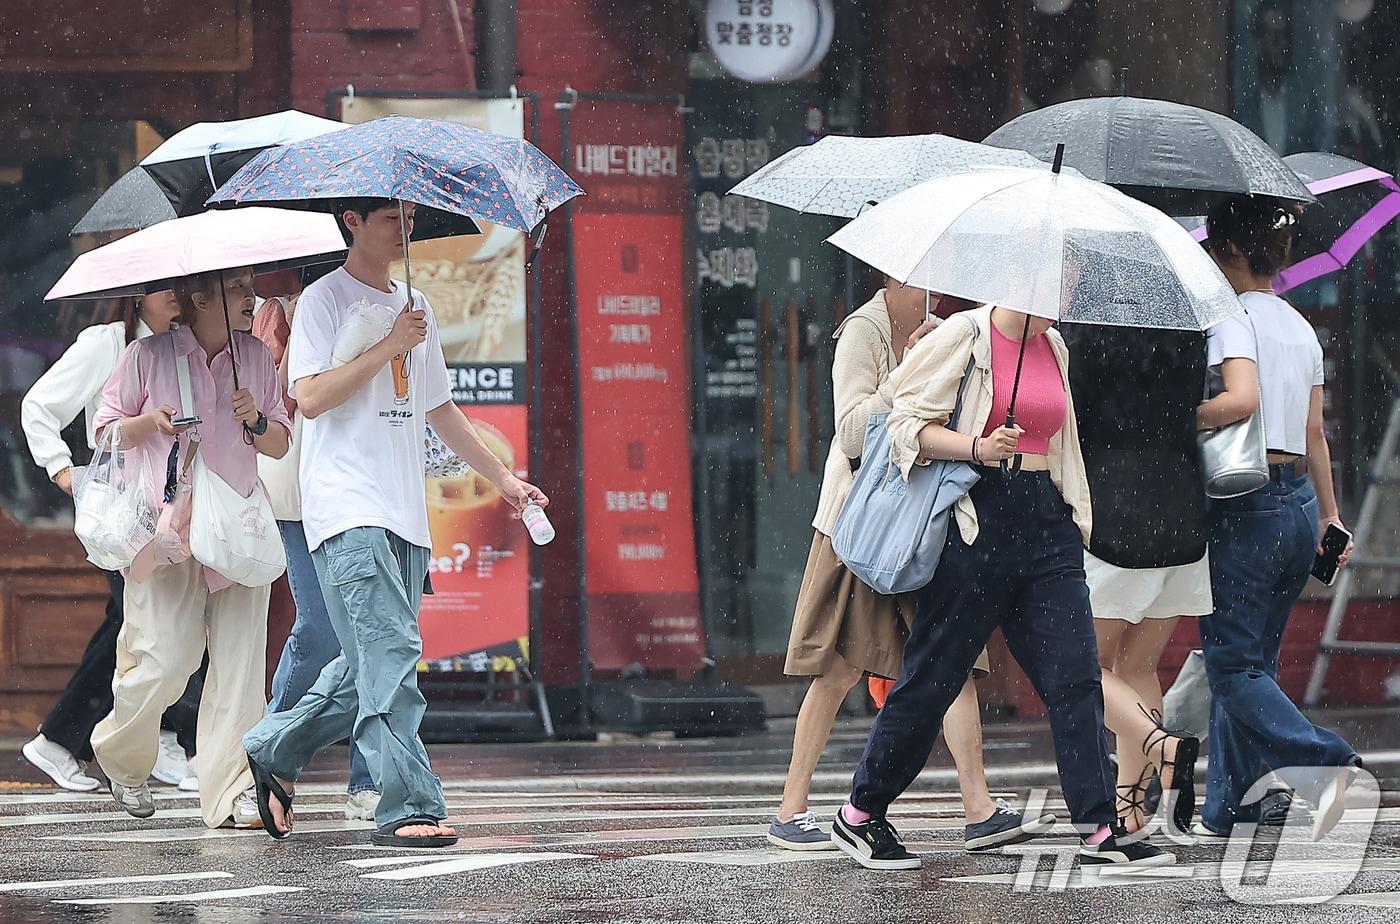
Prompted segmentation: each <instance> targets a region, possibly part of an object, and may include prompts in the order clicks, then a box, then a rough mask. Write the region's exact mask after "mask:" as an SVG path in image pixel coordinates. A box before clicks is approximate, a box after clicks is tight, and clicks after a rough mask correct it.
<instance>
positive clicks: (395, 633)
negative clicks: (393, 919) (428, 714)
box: [243, 526, 447, 827]
mask: <svg viewBox="0 0 1400 924" xmlns="http://www.w3.org/2000/svg"><path fill="white" fill-rule="evenodd" d="M428 554H429V553H428V550H427V549H425V548H420V547H419V546H415V545H412V544H410V543H408V542H405V541H404V540H403V539H401V538H399V537H398V536H395V535H394V534H392V533H390V532H389V531H387V530H384V529H380V528H377V527H364V526H361V527H355V528H354V529H349V530H346V531H345V532H343V533H341V534H339V535H337V536H332V537H331V538H329V539H327V540H326V541H325V542H324V543H322V544H321V547H320V548H319V549H317V550H316V551H315V552H313V553H311V560H312V561H313V562H314V563H315V565H316V574H317V575H318V576H319V577H320V579H321V589H322V591H323V592H324V594H325V598H326V609H327V612H328V613H329V615H330V620H331V625H332V626H333V627H334V628H335V634H336V636H337V637H338V638H339V639H340V645H341V649H342V651H341V654H340V655H339V656H338V657H337V658H336V659H335V660H334V661H332V662H331V663H330V664H328V665H326V668H325V670H323V671H322V672H321V676H320V677H319V678H318V679H317V681H316V683H315V684H314V685H313V686H312V687H311V690H310V691H309V692H308V693H307V694H306V695H305V696H303V697H302V698H301V701H300V702H298V703H297V704H296V705H295V706H293V707H292V708H291V709H288V710H287V711H286V712H278V713H275V714H272V715H269V716H268V717H267V718H265V719H263V720H262V721H261V722H259V723H258V725H257V726H256V727H254V728H253V729H252V731H250V732H248V734H246V735H244V736H243V744H244V746H245V747H246V748H247V750H248V753H249V754H250V755H251V756H252V757H253V758H254V759H255V760H257V761H258V763H260V764H261V765H262V766H264V767H266V768H267V769H268V770H269V771H270V772H272V773H273V774H275V775H277V776H279V777H282V778H283V779H288V780H295V779H296V778H297V777H298V776H299V775H300V774H301V771H302V768H303V767H305V766H306V765H307V764H308V763H310V762H311V758H312V757H314V756H315V754H316V752H317V751H319V750H320V749H321V748H323V747H325V746H326V745H328V744H332V743H334V742H336V741H339V740H340V739H342V738H344V737H346V735H348V734H350V733H351V731H352V729H353V733H354V742H355V744H356V745H358V746H359V748H360V751H361V753H363V754H364V756H365V762H366V763H367V764H368V765H369V768H370V773H371V774H372V775H373V777H374V778H375V780H377V781H378V783H379V791H380V794H381V799H380V801H379V810H378V812H377V813H376V815H375V822H376V823H377V824H379V825H380V826H381V827H382V826H384V825H387V824H390V823H392V822H396V821H400V820H402V819H404V818H408V817H410V816H414V815H422V816H426V817H429V818H434V819H438V820H441V819H444V818H446V817H447V805H446V803H445V802H444V801H443V796H442V783H441V782H440V781H439V780H438V778H437V775H436V774H434V773H433V770H432V767H431V766H429V764H428V752H427V750H426V749H425V748H424V747H423V742H422V741H421V740H420V739H419V738H418V726H419V725H420V724H421V722H422V721H423V713H424V712H425V711H426V709H427V703H426V702H425V701H424V699H423V694H422V693H420V692H419V690H418V662H419V660H420V658H421V657H422V654H423V639H422V636H420V635H419V632H418V607H419V604H420V603H421V602H422V599H423V582H424V579H425V578H426V577H427V575H428Z"/></svg>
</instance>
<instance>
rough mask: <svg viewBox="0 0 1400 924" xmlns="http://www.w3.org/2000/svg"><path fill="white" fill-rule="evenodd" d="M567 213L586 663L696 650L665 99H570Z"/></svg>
mask: <svg viewBox="0 0 1400 924" xmlns="http://www.w3.org/2000/svg"><path fill="white" fill-rule="evenodd" d="M571 128H572V151H571V157H570V161H571V163H570V165H569V166H570V167H571V168H572V172H573V174H574V176H575V178H577V179H578V181H579V182H580V184H582V185H583V187H584V189H585V190H587V192H588V195H587V196H586V197H584V198H583V199H582V200H579V203H578V206H577V211H576V214H575V215H574V224H573V235H574V266H575V280H574V282H575V293H576V298H577V312H578V329H579V343H578V352H579V369H580V379H581V381H580V398H581V403H582V408H583V414H582V420H581V422H580V430H581V438H582V445H583V480H584V516H585V523H586V528H585V534H586V535H585V539H584V554H585V567H586V569H587V571H586V573H587V581H588V636H589V658H590V660H591V661H592V662H593V664H594V666H595V667H597V668H599V669H602V670H616V669H620V668H623V667H626V666H627V665H629V664H632V663H639V664H641V665H643V666H644V667H649V668H682V669H687V668H694V667H698V666H699V665H700V663H701V661H702V660H703V658H704V657H705V639H704V631H703V628H702V623H701V617H700V596H699V579H698V576H697V574H696V563H695V533H694V526H693V523H694V518H693V513H692V509H691V460H690V363H689V359H688V354H687V336H686V330H687V324H686V310H685V285H686V271H685V265H684V260H685V224H684V215H683V212H682V207H683V204H684V201H685V195H684V193H685V179H684V169H683V165H682V163H681V161H680V157H681V152H682V151H683V149H684V146H683V139H684V130H683V126H682V124H681V121H680V115H679V114H678V113H677V112H676V110H675V107H674V106H673V105H666V104H639V103H618V102H597V101H591V100H581V101H580V102H579V103H578V104H577V106H576V108H575V110H574V112H573V114H572V119H571Z"/></svg>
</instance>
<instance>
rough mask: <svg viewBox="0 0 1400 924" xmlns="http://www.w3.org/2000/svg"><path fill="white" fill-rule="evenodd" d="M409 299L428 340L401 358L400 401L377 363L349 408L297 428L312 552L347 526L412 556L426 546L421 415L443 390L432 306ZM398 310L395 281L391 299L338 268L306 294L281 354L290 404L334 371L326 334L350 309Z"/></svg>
mask: <svg viewBox="0 0 1400 924" xmlns="http://www.w3.org/2000/svg"><path fill="white" fill-rule="evenodd" d="M414 301H415V303H416V306H417V307H419V308H421V309H423V310H425V311H426V312H427V315H428V337H427V339H426V340H424V341H423V342H422V343H420V344H419V345H418V346H416V347H414V348H413V350H412V352H411V353H410V365H409V394H408V398H407V400H406V401H404V402H403V403H398V401H397V400H396V398H395V395H394V375H393V372H392V369H391V364H388V363H386V364H385V365H384V368H382V369H380V370H379V372H378V373H377V374H376V375H375V376H374V378H373V379H371V380H370V382H369V384H368V385H366V386H365V387H364V388H362V389H360V391H359V392H357V393H356V394H355V395H353V396H352V397H351V398H350V400H348V401H346V402H345V403H344V404H342V405H340V406H339V407H336V408H333V409H331V410H329V411H326V412H325V413H323V414H321V415H320V416H319V417H316V418H315V419H308V420H307V421H306V422H305V427H304V430H303V433H302V445H301V479H300V480H301V517H302V525H303V526H304V527H305V529H306V544H307V546H308V547H309V548H311V549H312V550H315V549H317V548H319V547H320V545H321V543H322V542H324V541H326V540H327V539H329V538H330V537H332V536H336V535H339V534H340V533H343V532H345V531H346V530H347V529H353V528H355V527H357V526H377V527H381V528H383V529H387V530H389V531H390V532H392V533H394V534H395V535H397V536H399V537H400V538H402V539H404V540H405V541H407V542H411V543H413V544H414V545H417V546H421V547H422V548H430V547H431V546H432V539H431V537H430V536H429V534H428V509H427V502H426V500H425V499H424V493H423V488H424V486H423V433H424V428H425V426H426V422H425V420H424V414H426V413H427V412H428V411H431V410H433V409H434V408H437V407H440V406H441V405H443V404H446V403H447V402H448V401H450V400H452V385H451V382H450V380H449V379H448V375H447V364H446V362H444V360H443V356H442V344H441V343H440V342H439V340H438V329H437V320H436V319H435V318H434V316H433V309H432V306H431V305H430V304H429V303H428V300H427V299H426V298H425V297H424V296H423V294H422V293H421V292H417V291H415V292H414ZM406 302H407V293H406V292H405V291H404V287H403V285H402V284H400V283H398V282H395V283H394V291H393V293H392V294H391V293H388V292H381V291H380V290H378V289H376V288H374V287H373V286H369V285H366V284H364V283H363V282H360V281H359V280H358V279H356V278H355V277H354V276H351V275H350V274H349V273H348V272H346V271H345V269H344V268H341V269H337V270H335V271H334V272H332V273H330V274H329V275H327V276H324V277H322V278H321V279H318V280H317V281H316V282H314V283H312V284H311V285H309V286H307V288H306V291H305V292H303V293H302V295H301V300H300V301H299V302H298V303H297V310H296V316H295V318H294V319H293V321H292V337H291V343H290V344H289V346H288V355H289V357H290V359H289V360H288V363H289V365H288V367H287V371H288V380H289V381H290V383H291V387H290V391H291V395H292V397H293V398H295V397H297V393H296V383H297V381H298V380H299V379H303V378H306V377H307V376H310V375H319V374H320V373H322V372H326V371H327V370H329V369H331V368H333V367H334V366H335V365H336V363H334V362H333V361H332V359H331V351H332V349H333V347H334V346H335V341H336V335H337V333H338V332H339V331H340V329H341V328H342V327H344V326H345V324H346V321H347V319H348V317H349V316H350V314H351V312H352V311H354V309H356V308H357V307H359V306H361V305H364V304H371V305H373V304H378V305H387V306H389V307H391V308H393V309H395V310H402V309H403V307H404V305H405V303H406ZM387 332H388V331H387V330H386V331H385V333H387Z"/></svg>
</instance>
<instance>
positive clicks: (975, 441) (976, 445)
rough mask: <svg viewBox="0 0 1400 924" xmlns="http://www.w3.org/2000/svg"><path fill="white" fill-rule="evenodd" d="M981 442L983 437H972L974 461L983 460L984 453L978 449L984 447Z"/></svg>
mask: <svg viewBox="0 0 1400 924" xmlns="http://www.w3.org/2000/svg"><path fill="white" fill-rule="evenodd" d="M981 443H982V437H980V436H974V437H973V438H972V461H973V462H981V461H982V455H981V453H980V452H979V451H978V450H980V449H981V448H982V446H981Z"/></svg>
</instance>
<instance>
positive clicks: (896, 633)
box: [768, 279, 1054, 850]
mask: <svg viewBox="0 0 1400 924" xmlns="http://www.w3.org/2000/svg"><path fill="white" fill-rule="evenodd" d="M933 301H934V299H933V297H931V296H930V295H929V293H927V292H925V291H924V290H923V289H917V288H915V287H913V286H901V285H900V284H899V283H898V282H897V281H895V280H892V279H891V280H886V285H885V288H884V289H882V290H881V291H879V292H877V293H876V294H875V296H874V297H873V298H872V299H870V301H868V302H866V303H865V304H864V305H862V306H861V307H860V308H857V309H856V310H855V311H853V312H852V313H851V315H850V316H849V317H847V318H846V319H845V320H844V321H843V322H842V323H841V325H840V326H839V327H838V328H837V329H836V333H835V337H836V355H835V358H834V360H833V362H832V368H831V376H832V388H833V391H834V395H835V409H836V438H835V439H834V440H833V441H832V444H831V452H830V454H829V455H828V457H827V463H826V471H825V474H824V476H823V479H822V490H821V497H820V499H819V501H818V505H817V514H816V518H815V520H814V521H813V523H812V526H813V527H814V529H815V535H814V536H813V538H812V550H811V552H810V553H809V555H808V558H807V568H806V571H805V572H804V573H803V576H802V589H801V591H800V592H799V593H798V598H797V609H796V614H795V615H794V617H793V624H792V638H791V641H790V642H789V645H788V656H787V664H786V666H785V668H784V671H785V673H787V674H788V675H790V676H797V677H811V678H812V682H811V685H810V686H808V688H807V694H806V696H804V697H803V699H802V706H801V709H800V710H799V711H798V714H797V725H796V727H795V728H794V729H793V742H792V761H791V763H790V765H789V767H788V774H787V780H786V782H785V783H784V785H783V799H782V804H781V805H780V806H779V807H778V814H777V816H776V817H775V818H774V819H773V824H772V826H771V827H770V828H769V831H768V840H769V842H770V843H772V844H774V845H776V846H778V847H783V848H785V849H788V850H830V849H834V848H835V845H834V844H833V843H832V840H831V838H830V837H829V836H828V835H827V834H826V833H825V832H824V831H822V829H821V827H820V825H819V823H818V818H817V815H816V813H814V812H812V811H811V809H810V808H809V806H808V797H809V795H810V792H811V788H812V774H813V773H814V772H815V770H816V767H817V762H818V760H820V758H821V755H822V751H823V749H824V748H825V747H826V741H827V737H828V736H829V735H830V733H831V726H832V723H833V722H835V720H836V714H837V712H838V711H839V710H840V708H841V703H842V702H843V701H844V700H845V699H846V694H848V693H849V692H850V691H851V689H852V688H853V687H854V686H855V685H856V684H857V683H858V682H860V680H861V679H862V678H863V677H864V676H865V675H866V674H871V675H873V676H876V677H885V678H893V677H897V676H899V667H900V660H901V658H902V656H903V653H904V639H905V637H906V636H907V635H908V632H909V624H910V623H911V622H913V620H914V596H913V595H912V594H906V595H904V596H900V597H891V596H885V595H883V594H878V593H876V592H875V591H873V590H871V589H870V588H869V587H868V586H866V585H865V584H863V583H862V582H861V581H860V580H859V579H857V578H856V576H855V575H853V574H852V573H851V572H850V571H848V570H846V567H845V565H843V564H842V563H841V561H840V559H838V558H837V557H836V553H835V552H834V551H833V550H832V547H831V532H832V530H833V528H834V527H835V525H836V517H837V515H838V514H839V513H840V511H841V505H842V503H843V502H844V501H845V499H846V495H847V494H848V493H849V492H850V490H851V484H852V483H853V481H854V480H855V475H854V472H855V470H856V468H858V467H859V464H860V455H861V450H862V446H863V444H864V442H865V428H866V424H867V423H868V422H869V420H870V416H871V415H872V414H874V413H878V412H883V411H888V410H889V408H890V398H891V394H892V392H891V388H890V373H891V371H892V370H893V369H894V368H895V367H896V366H897V365H898V362H899V359H900V357H901V356H902V355H903V354H904V353H905V352H906V351H907V350H908V349H912V348H913V346H914V344H915V343H917V342H918V340H919V339H920V338H921V337H922V336H923V335H925V334H926V333H928V331H930V330H932V329H933V328H934V326H935V323H936V319H930V317H931V316H930V314H929V311H928V309H929V307H931V305H932V303H933ZM896 344H898V345H899V349H898V350H896ZM969 668H970V669H971V671H970V672H964V675H963V676H964V678H965V679H964V682H963V684H962V686H961V688H960V689H959V690H958V693H957V696H956V697H955V698H954V699H953V702H952V704H951V705H950V706H949V707H948V717H947V720H946V722H945V727H944V740H945V741H946V742H947V744H948V750H949V751H950V752H951V753H952V756H953V763H954V765H955V766H956V767H957V770H958V785H959V788H960V789H961V791H962V801H963V814H964V823H965V825H966V827H965V828H964V842H965V844H966V845H967V847H968V849H970V850H988V849H991V848H993V847H998V846H1002V845H1005V844H1008V843H1013V842H1015V841H1019V840H1024V839H1026V838H1028V837H1031V836H1032V832H1031V831H1028V830H1026V827H1025V825H1024V817H1023V816H1022V814H1021V813H1020V812H1019V811H1017V810H1016V809H1015V808H1013V807H1012V806H1011V805H1010V804H1009V803H1007V802H1006V801H1005V800H1002V799H998V800H996V801H993V800H992V796H991V793H990V792H989V791H988V789H987V776H986V773H985V771H984V770H983V767H982V720H981V716H980V714H979V709H978V704H977V688H976V686H975V685H974V684H973V680H972V677H973V673H980V674H984V675H985V674H986V673H987V656H986V652H983V653H982V654H981V655H979V656H978V659H977V663H976V664H974V665H969ZM1036 821H1037V822H1039V823H1040V824H1042V825H1044V826H1045V827H1047V828H1048V826H1049V824H1052V823H1053V822H1054V817H1053V816H1050V817H1049V818H1044V817H1041V818H1037V819H1036Z"/></svg>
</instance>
